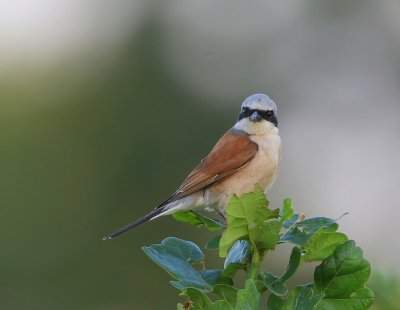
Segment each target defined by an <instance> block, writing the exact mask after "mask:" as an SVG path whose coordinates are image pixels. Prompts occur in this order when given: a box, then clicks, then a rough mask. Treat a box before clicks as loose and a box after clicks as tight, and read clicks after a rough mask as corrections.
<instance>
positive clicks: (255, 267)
mask: <svg viewBox="0 0 400 310" xmlns="http://www.w3.org/2000/svg"><path fill="white" fill-rule="evenodd" d="M251 246H252V248H253V258H252V260H251V271H250V275H249V277H250V278H252V279H254V280H255V279H256V278H257V274H258V272H259V270H260V266H261V261H262V259H263V255H261V254H260V252H258V249H257V247H256V245H255V244H254V243H253V242H251Z"/></svg>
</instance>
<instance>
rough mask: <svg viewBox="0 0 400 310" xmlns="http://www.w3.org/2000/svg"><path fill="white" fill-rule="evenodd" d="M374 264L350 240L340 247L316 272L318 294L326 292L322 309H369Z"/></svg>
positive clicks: (315, 281)
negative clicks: (369, 281)
mask: <svg viewBox="0 0 400 310" xmlns="http://www.w3.org/2000/svg"><path fill="white" fill-rule="evenodd" d="M370 272H371V266H370V264H369V262H368V261H367V260H366V259H364V258H363V253H362V250H361V249H360V248H359V247H356V246H355V243H354V241H352V240H350V241H347V242H346V243H344V244H342V245H340V246H338V247H337V248H336V250H335V252H334V253H333V254H332V255H331V256H330V257H328V258H327V259H326V260H324V261H323V262H322V263H321V264H320V265H319V266H317V268H316V269H315V272H314V291H315V293H317V294H318V293H323V294H325V298H324V300H323V301H322V302H321V304H320V305H319V307H318V309H355V310H356V309H367V308H368V307H369V306H370V305H371V304H372V302H373V299H374V295H373V293H372V291H371V290H369V289H368V288H366V287H365V283H366V281H367V280H368V278H369V275H370Z"/></svg>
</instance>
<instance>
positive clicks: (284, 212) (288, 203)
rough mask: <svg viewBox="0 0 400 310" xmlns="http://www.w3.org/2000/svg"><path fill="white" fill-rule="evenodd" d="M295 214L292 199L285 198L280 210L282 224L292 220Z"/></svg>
mask: <svg viewBox="0 0 400 310" xmlns="http://www.w3.org/2000/svg"><path fill="white" fill-rule="evenodd" d="M293 215H294V211H293V209H292V200H291V199H285V200H284V201H283V207H282V209H281V211H280V216H281V219H280V220H281V224H283V225H284V223H285V222H287V221H290V220H291V219H292V217H293Z"/></svg>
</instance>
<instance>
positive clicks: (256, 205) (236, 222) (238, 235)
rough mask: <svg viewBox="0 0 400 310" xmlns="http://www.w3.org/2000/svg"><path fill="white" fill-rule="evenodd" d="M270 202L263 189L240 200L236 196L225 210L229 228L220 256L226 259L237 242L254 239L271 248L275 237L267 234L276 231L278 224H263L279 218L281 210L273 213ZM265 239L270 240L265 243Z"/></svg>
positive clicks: (220, 245) (224, 237)
mask: <svg viewBox="0 0 400 310" xmlns="http://www.w3.org/2000/svg"><path fill="white" fill-rule="evenodd" d="M267 206H268V201H267V199H266V198H265V195H264V193H263V191H262V190H261V189H258V190H256V191H255V192H253V193H248V194H244V195H242V196H241V197H240V198H239V197H237V196H236V195H234V196H233V197H232V198H231V199H230V201H229V204H228V206H227V208H226V210H225V213H226V216H227V224H228V225H227V228H226V230H225V232H224V234H223V235H222V238H221V241H220V244H219V255H220V256H221V257H226V256H227V254H228V250H229V248H230V247H231V246H232V245H233V244H234V243H235V242H236V241H237V240H243V239H245V240H248V239H250V241H252V237H253V236H254V237H255V238H256V241H257V242H259V243H260V244H261V245H263V246H271V244H270V243H271V242H272V241H273V240H275V239H276V237H275V236H273V237H269V236H267V235H265V234H268V233H270V232H271V231H275V230H276V227H277V225H276V224H268V225H265V224H263V223H264V222H265V221H266V220H268V219H272V218H277V217H278V215H279V214H278V212H279V210H275V211H271V210H269V209H268V208H267ZM264 238H267V239H268V238H270V239H269V240H268V241H266V242H264V241H263V240H264Z"/></svg>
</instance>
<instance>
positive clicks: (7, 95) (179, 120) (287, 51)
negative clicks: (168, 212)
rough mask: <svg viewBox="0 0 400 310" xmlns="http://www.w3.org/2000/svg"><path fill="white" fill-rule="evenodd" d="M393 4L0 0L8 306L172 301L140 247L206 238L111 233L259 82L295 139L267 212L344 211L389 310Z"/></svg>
mask: <svg viewBox="0 0 400 310" xmlns="http://www.w3.org/2000/svg"><path fill="white" fill-rule="evenodd" d="M399 11H400V4H399V2H397V1H390V0H382V1H379V2H377V1H372V0H371V1H351V2H349V1H344V0H340V1H335V2H333V1H316V0H315V1H312V0H310V1H306V0H301V1H298V0H296V1H295V0H292V1H285V2H279V3H278V2H276V1H255V2H252V3H251V4H248V3H244V2H239V1H234V2H232V1H229V2H228V1H220V2H218V3H215V2H213V1H201V2H200V1H187V2H181V1H169V2H162V3H159V2H156V1H144V0H142V1H139V0H137V1H122V0H121V1H120V0H118V1H113V2H109V1H94V0H93V1H86V2H84V3H82V1H75V0H73V1H67V0H60V1H56V2H54V1H50V0H41V1H40V0H34V1H23V0H17V1H7V0H6V1H3V2H1V3H0V169H1V178H0V206H1V217H0V232H1V236H2V237H1V241H2V242H1V243H2V251H1V255H0V270H1V274H0V308H1V309H172V308H174V307H175V304H176V302H177V301H178V300H179V297H178V296H177V291H176V290H175V289H174V288H172V287H171V286H169V285H168V281H169V279H170V277H169V276H168V275H167V274H166V273H165V272H164V271H163V270H161V269H160V268H159V267H157V266H156V265H154V263H152V262H151V261H150V260H149V259H148V258H147V257H146V256H145V255H144V253H143V252H142V251H141V249H140V248H141V246H144V245H149V244H152V243H158V242H160V241H161V240H162V239H163V238H165V237H167V236H176V237H179V238H184V239H189V240H192V241H195V242H198V243H199V244H204V243H205V242H206V241H207V240H208V238H209V237H210V236H211V234H210V233H208V232H206V231H204V230H194V229H193V228H191V227H189V226H186V225H185V224H177V223H176V222H174V220H172V219H171V218H170V217H165V218H161V219H158V220H157V221H154V222H151V223H148V224H147V225H145V226H142V227H140V228H138V229H137V230H136V231H134V232H131V233H129V234H126V235H124V236H121V237H120V238H117V239H115V240H113V241H110V242H105V241H102V240H101V238H102V237H103V236H104V235H107V234H109V233H111V232H113V231H114V230H115V229H117V228H119V227H121V226H123V225H125V224H127V223H129V222H130V221H132V220H133V219H135V218H137V217H139V216H142V215H144V214H145V213H146V212H148V211H149V210H151V209H152V208H153V207H154V206H156V205H157V204H158V203H160V202H161V201H163V200H164V199H165V198H167V197H168V196H169V195H170V194H171V193H172V192H173V191H174V190H175V189H176V187H177V186H178V185H179V184H180V182H181V181H182V180H183V179H184V177H185V176H186V174H187V173H188V172H189V171H190V170H191V168H192V167H193V166H194V165H196V164H197V163H198V162H199V160H200V159H201V158H202V157H203V156H204V155H206V154H207V152H208V151H209V150H210V149H211V147H212V146H213V144H214V143H215V142H216V140H217V139H218V138H219V137H220V136H221V135H222V134H223V133H224V132H225V131H226V130H227V129H229V128H230V127H231V126H232V125H233V123H234V121H235V119H236V117H237V113H238V111H239V106H240V104H241V102H242V100H243V99H244V98H245V97H247V96H248V95H250V94H252V93H255V92H266V93H268V94H269V95H270V96H271V97H272V98H273V99H274V100H275V101H276V102H277V104H278V109H279V116H280V130H281V136H282V139H283V142H284V157H283V161H282V168H281V171H280V175H279V178H278V181H277V182H276V185H275V186H274V187H273V189H272V190H271V193H270V200H271V202H272V204H273V205H275V206H280V204H281V201H282V200H283V199H284V198H286V197H291V198H293V200H294V203H295V209H296V210H297V211H300V212H304V213H306V214H307V215H308V216H315V215H324V216H329V217H338V216H340V215H341V214H343V213H345V212H349V213H350V214H349V215H347V216H346V217H344V218H343V219H342V220H341V231H343V232H345V233H347V234H349V236H350V238H353V239H355V240H356V241H357V243H358V244H359V245H360V246H362V248H363V249H364V255H365V256H366V257H367V258H368V259H369V260H370V261H371V262H372V266H373V272H374V277H373V280H372V282H371V286H372V287H373V288H374V289H375V290H376V293H377V294H378V296H377V303H376V305H375V308H376V309H391V308H392V309H395V307H396V306H397V305H396V304H395V303H394V302H393V301H396V300H398V298H400V292H399V289H398V288H399V284H398V283H399V282H398V278H397V276H396V274H397V273H398V271H399V270H398V261H399V259H400V243H399V242H398V240H397V239H396V238H395V235H394V232H395V231H397V219H398V218H399V216H400V211H399V208H398V206H397V205H396V200H397V199H396V198H397V191H398V185H399V181H398V180H399V179H398V176H399V172H400V171H399V169H400V168H399V165H398V158H399V156H400V143H399V142H400V122H399V120H400V117H399V115H400V114H399V113H400V105H399V103H400V87H399V85H400V57H399V55H400V23H399V19H398V12H399ZM281 259H282V258H281V256H279V255H277V256H276V257H275V256H274V257H272V258H271V261H270V262H269V264H270V265H271V266H272V268H276V269H278V270H279V268H283V266H281V264H280V261H281ZM209 263H210V265H211V267H219V266H220V264H221V262H219V261H218V260H217V258H216V255H214V257H213V259H211V260H210V261H209ZM388 274H390V276H388ZM385 288H391V289H385ZM396 296H397V297H396Z"/></svg>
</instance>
